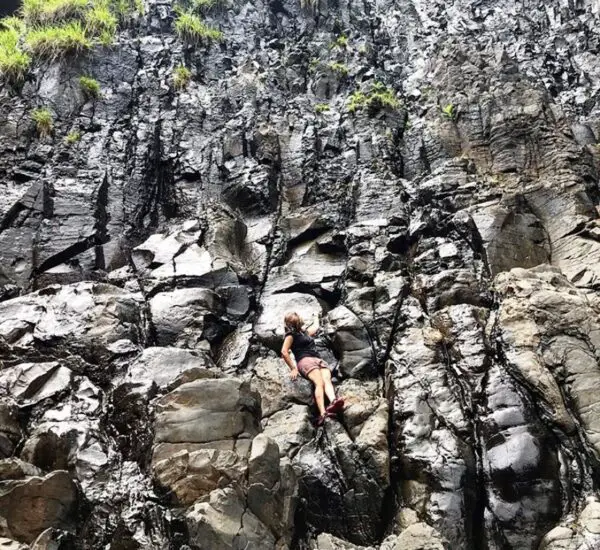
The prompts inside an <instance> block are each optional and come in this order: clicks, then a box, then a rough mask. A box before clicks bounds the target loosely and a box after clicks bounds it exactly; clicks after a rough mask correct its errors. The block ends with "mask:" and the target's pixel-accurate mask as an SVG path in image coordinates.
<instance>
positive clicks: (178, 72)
mask: <svg viewBox="0 0 600 550" xmlns="http://www.w3.org/2000/svg"><path fill="white" fill-rule="evenodd" d="M191 79H192V73H191V71H190V70H189V69H188V68H187V67H185V66H184V65H178V66H177V67H175V69H173V86H174V87H175V89H176V90H185V88H187V86H188V84H189V83H190V80H191Z"/></svg>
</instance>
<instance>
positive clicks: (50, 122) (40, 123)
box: [31, 107, 54, 137]
mask: <svg viewBox="0 0 600 550" xmlns="http://www.w3.org/2000/svg"><path fill="white" fill-rule="evenodd" d="M31 119H32V120H33V121H34V122H35V124H36V129H37V133H38V135H39V136H40V137H43V136H48V135H50V134H51V133H52V130H53V128H54V118H53V117H52V113H51V112H50V111H49V110H48V109H47V108H46V107H40V108H39V109H34V110H33V111H32V113H31Z"/></svg>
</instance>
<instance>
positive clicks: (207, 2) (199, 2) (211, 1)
mask: <svg viewBox="0 0 600 550" xmlns="http://www.w3.org/2000/svg"><path fill="white" fill-rule="evenodd" d="M218 3H219V0H192V9H193V10H194V11H200V12H204V11H208V10H210V9H211V8H214V7H215V6H216V5H217V4H218Z"/></svg>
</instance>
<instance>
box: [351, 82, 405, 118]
mask: <svg viewBox="0 0 600 550" xmlns="http://www.w3.org/2000/svg"><path fill="white" fill-rule="evenodd" d="M398 107H400V102H399V101H398V99H397V98H396V94H395V93H394V91H393V90H390V89H389V88H387V87H386V86H385V85H384V84H383V83H381V82H375V83H374V84H373V86H372V87H371V89H370V90H369V91H368V92H362V91H360V90H358V91H356V92H354V93H353V94H352V95H351V96H350V98H349V99H348V104H347V108H348V112H350V113H355V112H356V111H360V110H362V109H365V110H367V111H368V112H369V113H370V114H375V113H376V112H377V111H379V110H381V109H386V108H388V109H392V110H396V109H397V108H398Z"/></svg>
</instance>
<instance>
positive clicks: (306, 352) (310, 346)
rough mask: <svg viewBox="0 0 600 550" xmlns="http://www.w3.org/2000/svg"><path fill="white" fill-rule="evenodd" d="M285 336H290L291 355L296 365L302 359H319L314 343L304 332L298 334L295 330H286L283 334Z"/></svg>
mask: <svg viewBox="0 0 600 550" xmlns="http://www.w3.org/2000/svg"><path fill="white" fill-rule="evenodd" d="M285 335H286V336H291V337H292V338H293V341H292V353H293V354H294V359H296V363H298V362H299V361H300V359H302V358H303V357H319V358H320V357H321V356H320V355H319V353H318V352H317V347H316V346H315V341H314V340H313V339H312V338H311V337H310V336H309V335H308V334H306V333H305V332H298V331H297V330H288V331H286V333H285Z"/></svg>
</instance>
